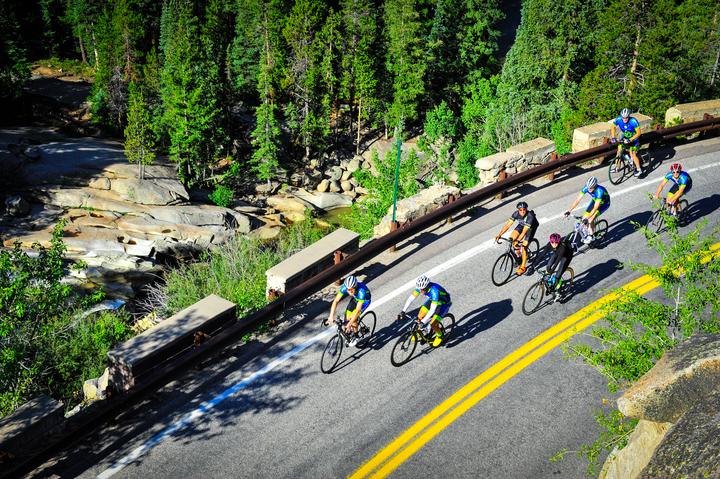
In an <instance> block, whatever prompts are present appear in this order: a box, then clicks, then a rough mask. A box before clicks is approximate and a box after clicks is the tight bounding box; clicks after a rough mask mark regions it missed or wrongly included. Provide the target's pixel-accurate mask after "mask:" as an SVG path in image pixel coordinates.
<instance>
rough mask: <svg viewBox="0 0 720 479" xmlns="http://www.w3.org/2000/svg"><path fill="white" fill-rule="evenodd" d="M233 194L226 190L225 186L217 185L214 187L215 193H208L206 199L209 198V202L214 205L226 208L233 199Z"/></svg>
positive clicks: (230, 190)
mask: <svg viewBox="0 0 720 479" xmlns="http://www.w3.org/2000/svg"><path fill="white" fill-rule="evenodd" d="M233 194H234V192H233V190H232V189H230V188H228V187H227V186H225V185H217V186H215V191H213V192H212V193H210V194H209V195H208V198H210V201H212V202H213V203H215V204H216V205H218V206H222V207H223V208H227V207H228V205H229V204H230V202H231V201H232V199H233Z"/></svg>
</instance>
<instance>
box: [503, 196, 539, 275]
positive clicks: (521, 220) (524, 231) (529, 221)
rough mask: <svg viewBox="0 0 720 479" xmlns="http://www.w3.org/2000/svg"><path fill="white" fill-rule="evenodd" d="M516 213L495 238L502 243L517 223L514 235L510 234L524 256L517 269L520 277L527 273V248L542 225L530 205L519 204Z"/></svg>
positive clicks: (514, 212)
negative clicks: (501, 238)
mask: <svg viewBox="0 0 720 479" xmlns="http://www.w3.org/2000/svg"><path fill="white" fill-rule="evenodd" d="M515 207H516V208H517V210H516V211H513V214H512V215H511V216H510V218H508V220H507V221H506V222H505V224H504V225H503V227H502V228H501V229H500V233H498V235H497V236H496V237H495V242H496V243H497V242H499V241H500V237H501V236H502V235H503V233H505V232H506V231H507V230H508V229H510V227H511V226H512V225H513V223H514V222H516V221H517V223H518V225H517V226H516V227H515V229H514V230H513V232H512V233H510V239H512V241H513V245H514V246H515V247H516V248H518V249H519V250H520V254H521V255H522V261H521V262H520V266H519V267H518V269H517V274H518V276H520V275H522V274H523V273H525V269H526V263H527V246H528V245H529V244H530V242H531V241H532V240H533V238H534V237H535V231H537V228H538V226H539V224H540V223H538V220H537V217H536V216H535V212H534V211H533V210H528V204H527V203H525V202H524V201H521V202H519V203H518V204H517V205H516V206H515Z"/></svg>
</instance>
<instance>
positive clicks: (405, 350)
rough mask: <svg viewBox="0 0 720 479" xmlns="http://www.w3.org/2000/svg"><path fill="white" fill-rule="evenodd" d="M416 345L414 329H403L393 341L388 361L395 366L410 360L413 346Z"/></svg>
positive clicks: (413, 350) (413, 349)
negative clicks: (393, 344)
mask: <svg viewBox="0 0 720 479" xmlns="http://www.w3.org/2000/svg"><path fill="white" fill-rule="evenodd" d="M416 347H417V338H416V337H415V331H412V330H410V331H405V332H404V333H403V334H402V335H400V337H399V338H398V339H397V341H396V342H395V346H393V349H392V352H391V353H390V363H391V364H392V365H393V366H395V367H396V368H397V367H400V366H402V365H403V364H405V363H406V362H408V361H410V358H411V357H412V355H413V353H414V352H415V348H416Z"/></svg>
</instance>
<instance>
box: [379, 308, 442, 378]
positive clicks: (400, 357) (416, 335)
mask: <svg viewBox="0 0 720 479" xmlns="http://www.w3.org/2000/svg"><path fill="white" fill-rule="evenodd" d="M401 314H402V315H403V319H405V320H407V319H410V322H409V323H408V324H407V325H406V327H405V331H403V333H402V334H401V335H400V337H399V338H398V339H397V341H396V342H395V346H393V349H392V352H391V353H390V362H391V363H392V365H393V366H395V367H400V366H402V365H403V364H405V363H407V362H408V361H410V358H412V355H413V353H414V352H415V348H417V345H418V343H423V344H425V343H428V344H432V342H433V340H434V339H435V332H434V331H433V330H432V328H430V331H429V332H427V333H426V332H425V331H424V329H425V327H424V326H423V325H422V324H421V323H420V321H418V320H417V319H411V318H410V317H409V316H408V315H407V314H405V313H401ZM438 324H439V326H440V330H441V331H442V332H443V342H442V343H440V346H444V345H445V344H447V341H448V338H450V335H451V334H452V330H453V328H454V327H455V316H453V315H452V314H450V313H447V314H446V315H445V316H443V318H442V321H441V322H438Z"/></svg>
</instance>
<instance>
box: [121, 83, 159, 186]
mask: <svg viewBox="0 0 720 479" xmlns="http://www.w3.org/2000/svg"><path fill="white" fill-rule="evenodd" d="M129 91H130V95H129V100H128V103H129V104H128V114H127V126H126V127H125V156H127V159H128V161H129V162H130V163H136V164H137V165H138V177H139V178H140V179H141V180H143V179H145V166H146V165H149V164H151V163H152V162H153V161H154V160H155V151H154V149H155V139H154V133H153V131H152V121H151V120H150V112H149V111H148V106H147V103H146V102H145V96H144V95H143V91H142V88H141V87H140V86H139V85H137V84H135V83H130V86H129Z"/></svg>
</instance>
